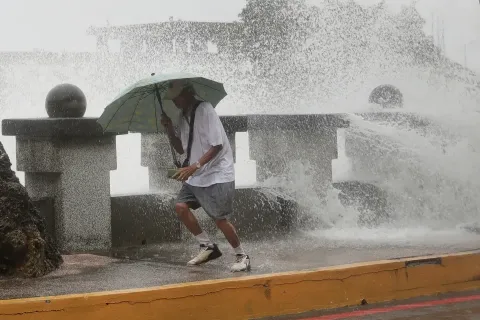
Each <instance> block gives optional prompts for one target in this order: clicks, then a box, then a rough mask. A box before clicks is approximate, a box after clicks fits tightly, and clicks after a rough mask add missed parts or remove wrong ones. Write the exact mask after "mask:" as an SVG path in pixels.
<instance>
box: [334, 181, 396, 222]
mask: <svg viewBox="0 0 480 320" xmlns="http://www.w3.org/2000/svg"><path fill="white" fill-rule="evenodd" d="M333 186H334V187H335V188H336V189H338V190H340V193H339V195H338V198H339V200H340V202H341V203H342V205H344V206H346V207H353V208H355V209H357V210H358V211H359V213H360V216H359V221H358V224H359V225H362V226H370V227H371V226H376V225H378V224H380V223H382V222H386V221H388V220H389V218H390V209H389V206H388V201H387V195H386V194H385V192H384V191H383V190H381V189H380V188H379V187H378V186H376V185H374V184H371V183H366V182H360V181H343V182H336V183H334V184H333Z"/></svg>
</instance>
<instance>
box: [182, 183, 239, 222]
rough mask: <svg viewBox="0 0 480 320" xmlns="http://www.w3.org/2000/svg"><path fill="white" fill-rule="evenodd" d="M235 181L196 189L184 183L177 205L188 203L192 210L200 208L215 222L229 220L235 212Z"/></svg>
mask: <svg viewBox="0 0 480 320" xmlns="http://www.w3.org/2000/svg"><path fill="white" fill-rule="evenodd" d="M234 195H235V181H232V182H225V183H216V184H213V185H211V186H208V187H195V186H191V185H189V184H187V183H184V184H183V186H182V189H181V190H180V192H179V193H178V196H177V200H176V203H186V204H187V205H188V207H189V208H190V209H193V210H196V209H198V208H200V207H202V208H203V210H205V212H206V213H207V214H208V215H209V216H210V217H211V218H213V219H215V220H222V219H227V218H228V217H229V216H230V215H231V214H232V211H233V197H234Z"/></svg>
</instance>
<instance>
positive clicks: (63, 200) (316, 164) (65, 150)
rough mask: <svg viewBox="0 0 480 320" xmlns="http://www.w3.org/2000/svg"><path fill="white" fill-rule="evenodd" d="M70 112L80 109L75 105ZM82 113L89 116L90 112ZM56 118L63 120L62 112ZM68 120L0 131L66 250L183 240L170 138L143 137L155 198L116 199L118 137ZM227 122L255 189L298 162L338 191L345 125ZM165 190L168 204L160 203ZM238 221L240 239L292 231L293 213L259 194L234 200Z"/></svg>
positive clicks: (315, 120) (320, 120) (291, 206)
mask: <svg viewBox="0 0 480 320" xmlns="http://www.w3.org/2000/svg"><path fill="white" fill-rule="evenodd" d="M67 89H68V88H67ZM67 89H65V87H64V88H63V89H62V90H67ZM53 96H54V95H52V97H53ZM54 102H55V103H54V104H53V105H54V106H55V107H54V108H57V107H58V106H57V104H58V102H57V101H54ZM52 103H53V102H52ZM47 104H48V101H47ZM63 107H65V105H63ZM66 107H68V108H75V107H76V106H75V104H74V103H73V104H72V101H71V100H69V101H68V103H66ZM59 108H60V109H61V108H62V104H61V103H60V104H59ZM79 109H82V110H81V112H80V113H81V114H83V112H84V110H85V105H82V106H81V108H79ZM55 111H59V110H55ZM60 111H62V110H60ZM54 114H56V116H57V117H61V116H62V112H55V113H54ZM63 114H64V115H63V116H64V118H39V119H5V120H3V121H2V133H3V135H5V136H15V137H16V140H17V149H16V152H17V155H16V158H17V169H18V170H19V171H24V172H25V186H26V188H27V191H28V193H29V194H30V196H31V197H32V198H34V199H36V203H37V207H38V208H39V209H40V210H41V211H42V214H43V216H44V217H45V218H46V220H47V223H46V226H47V228H48V229H49V230H50V233H52V235H53V236H54V237H55V238H56V240H57V242H58V244H59V247H60V250H61V251H62V252H71V251H88V250H108V249H110V248H111V247H112V246H123V245H136V244H138V245H140V244H142V243H152V242H160V241H172V240H178V239H179V238H181V234H182V232H179V231H181V230H182V228H183V227H182V226H180V223H179V221H178V220H177V218H176V217H175V214H174V213H173V194H174V192H176V191H178V190H179V188H180V184H179V183H178V182H176V181H173V180H169V179H167V178H166V176H167V169H168V168H171V167H172V166H173V164H172V159H171V154H170V148H169V145H168V141H167V139H166V137H165V136H164V135H163V134H154V135H152V134H150V135H146V134H144V135H142V139H141V146H142V151H141V152H142V155H141V165H142V166H145V167H148V170H149V185H150V188H151V192H150V193H149V194H145V195H125V196H113V197H112V196H111V195H110V171H111V170H115V169H116V167H117V158H116V135H115V134H104V133H103V132H102V129H101V127H100V125H99V124H98V123H97V119H96V118H82V117H79V118H65V114H66V113H63ZM221 121H222V123H223V126H224V128H225V131H226V133H227V135H228V137H229V140H230V143H231V144H232V148H233V149H234V150H235V134H236V133H237V132H245V131H248V132H249V139H250V157H251V158H252V159H253V160H255V161H256V163H257V167H258V169H257V180H259V181H262V180H264V179H266V178H268V177H270V176H277V177H282V176H283V175H285V170H286V168H287V165H288V163H291V162H293V161H297V160H301V161H305V162H308V163H310V164H313V165H312V166H311V167H312V170H313V171H312V172H311V174H312V175H313V176H314V177H315V185H316V186H318V191H319V192H322V190H323V187H324V186H326V185H328V184H331V183H332V159H335V158H336V157H337V145H336V141H337V129H338V128H345V127H347V126H348V123H347V122H346V121H344V120H342V117H341V116H340V115H331V114H330V115H321V114H315V115H244V116H223V117H221ZM159 188H162V189H168V190H170V191H172V194H169V193H162V194H160V193H156V189H159ZM234 211H235V212H234V218H233V219H234V220H235V224H236V226H237V229H239V231H240V232H242V233H245V232H250V231H258V230H260V231H261V234H269V233H270V231H274V230H279V229H281V230H284V231H285V230H289V229H290V228H291V226H292V225H293V224H294V222H295V219H296V217H295V212H296V204H295V203H293V202H292V201H288V200H285V199H281V198H280V197H278V196H277V195H274V194H273V193H272V194H269V193H268V191H266V190H259V189H256V188H245V189H238V190H237V195H236V200H235V206H234ZM210 227H212V226H210Z"/></svg>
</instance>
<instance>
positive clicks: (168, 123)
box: [160, 114, 185, 154]
mask: <svg viewBox="0 0 480 320" xmlns="http://www.w3.org/2000/svg"><path fill="white" fill-rule="evenodd" d="M160 122H161V123H162V125H163V126H164V127H165V131H167V136H168V139H169V140H170V143H171V144H172V146H173V148H174V149H175V151H177V152H178V153H179V154H184V153H185V151H184V150H183V146H182V140H180V139H179V138H178V137H177V135H176V134H175V129H174V128H173V123H172V120H171V119H170V118H169V117H167V116H164V115H163V114H162V118H161V120H160Z"/></svg>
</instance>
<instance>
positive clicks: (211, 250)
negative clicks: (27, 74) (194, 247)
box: [187, 244, 222, 266]
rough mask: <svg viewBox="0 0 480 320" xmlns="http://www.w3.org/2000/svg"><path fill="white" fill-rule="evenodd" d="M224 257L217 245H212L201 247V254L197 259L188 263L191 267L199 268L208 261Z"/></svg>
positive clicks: (202, 245)
mask: <svg viewBox="0 0 480 320" xmlns="http://www.w3.org/2000/svg"><path fill="white" fill-rule="evenodd" d="M221 256H222V252H221V251H220V249H218V247H217V245H216V244H212V245H208V246H207V245H204V244H201V245H200V252H199V253H198V254H197V256H196V257H195V258H193V259H192V260H190V261H188V262H187V265H189V266H197V265H199V264H203V263H206V262H208V261H211V260H214V259H217V258H220V257H221Z"/></svg>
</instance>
